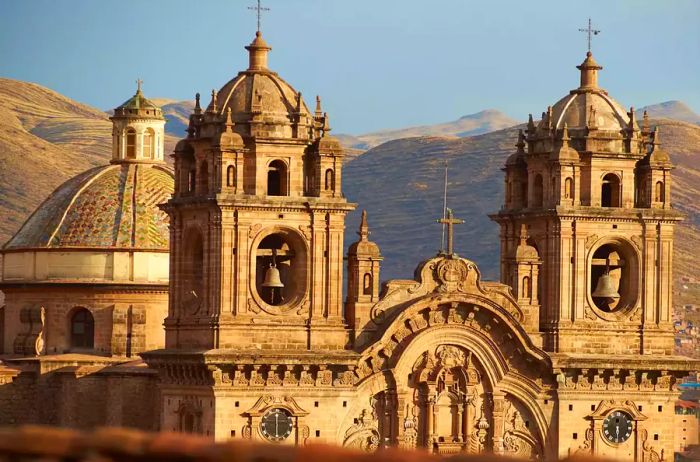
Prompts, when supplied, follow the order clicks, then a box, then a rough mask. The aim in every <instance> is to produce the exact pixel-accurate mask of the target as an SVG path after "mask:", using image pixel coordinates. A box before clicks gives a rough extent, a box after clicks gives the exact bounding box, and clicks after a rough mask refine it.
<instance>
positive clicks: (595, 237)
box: [585, 234, 598, 250]
mask: <svg viewBox="0 0 700 462" xmlns="http://www.w3.org/2000/svg"><path fill="white" fill-rule="evenodd" d="M597 240H598V235H597V234H591V235H590V236H588V237H587V238H586V244H585V245H586V250H588V249H590V248H591V247H593V244H595V242H596V241H597Z"/></svg>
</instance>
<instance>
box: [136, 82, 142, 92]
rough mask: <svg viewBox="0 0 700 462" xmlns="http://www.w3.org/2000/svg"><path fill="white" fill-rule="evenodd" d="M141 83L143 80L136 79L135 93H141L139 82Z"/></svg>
mask: <svg viewBox="0 0 700 462" xmlns="http://www.w3.org/2000/svg"><path fill="white" fill-rule="evenodd" d="M142 83H143V80H141V79H136V93H141V84H142Z"/></svg>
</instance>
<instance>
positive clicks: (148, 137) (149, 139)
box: [143, 128, 155, 159]
mask: <svg viewBox="0 0 700 462" xmlns="http://www.w3.org/2000/svg"><path fill="white" fill-rule="evenodd" d="M154 141H155V133H154V132H153V129H152V128H147V129H146V131H145V132H143V157H144V159H152V158H153V153H154V151H155V149H154V146H153V142H154Z"/></svg>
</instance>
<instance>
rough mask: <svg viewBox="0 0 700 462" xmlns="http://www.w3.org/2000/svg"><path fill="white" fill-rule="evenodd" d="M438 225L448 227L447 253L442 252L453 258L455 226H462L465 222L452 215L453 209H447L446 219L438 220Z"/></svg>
mask: <svg viewBox="0 0 700 462" xmlns="http://www.w3.org/2000/svg"><path fill="white" fill-rule="evenodd" d="M437 222H438V223H440V224H443V225H447V252H444V251H442V252H440V253H441V254H443V255H447V256H450V257H451V256H452V255H454V252H453V250H452V244H453V243H454V228H453V227H454V225H461V224H462V223H464V220H460V219H458V218H455V217H454V215H453V214H452V209H447V215H446V216H445V218H442V219H440V220H437Z"/></svg>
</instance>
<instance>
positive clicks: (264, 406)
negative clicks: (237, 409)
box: [243, 395, 309, 417]
mask: <svg viewBox="0 0 700 462" xmlns="http://www.w3.org/2000/svg"><path fill="white" fill-rule="evenodd" d="M271 407H281V408H284V409H287V410H288V411H289V412H290V413H291V414H292V415H293V416H295V417H302V416H305V415H308V413H309V412H308V411H306V410H304V409H303V408H302V407H301V406H299V404H297V402H296V400H295V399H294V398H292V397H291V396H273V395H263V396H261V397H260V398H259V399H258V400H257V401H256V402H255V404H254V405H253V407H251V408H250V409H248V410H247V411H245V412H244V413H243V415H244V416H248V417H259V416H261V415H263V414H264V413H265V412H266V411H267V410H268V409H269V408H271Z"/></svg>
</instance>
